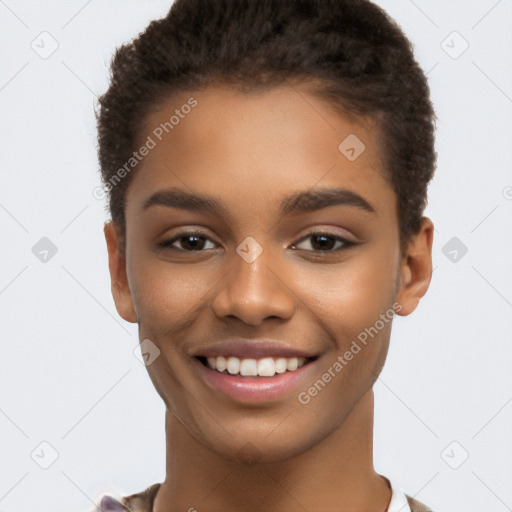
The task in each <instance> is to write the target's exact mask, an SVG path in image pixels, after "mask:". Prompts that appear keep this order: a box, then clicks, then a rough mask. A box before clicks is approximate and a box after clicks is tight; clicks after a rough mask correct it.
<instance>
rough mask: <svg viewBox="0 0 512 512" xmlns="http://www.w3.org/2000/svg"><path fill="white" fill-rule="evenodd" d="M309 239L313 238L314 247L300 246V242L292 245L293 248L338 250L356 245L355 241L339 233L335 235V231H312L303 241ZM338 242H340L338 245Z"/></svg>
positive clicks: (312, 244) (315, 250) (320, 250)
mask: <svg viewBox="0 0 512 512" xmlns="http://www.w3.org/2000/svg"><path fill="white" fill-rule="evenodd" d="M308 239H311V243H310V246H311V247H312V248H313V249H307V248H304V247H299V245H298V244H294V245H292V249H301V250H307V251H308V250H312V251H314V252H336V251H340V250H343V249H347V248H348V247H350V246H352V245H356V244H355V243H354V242H351V241H350V240H347V239H346V238H343V237H341V236H339V235H335V234H334V233H323V232H317V233H310V234H309V235H308V236H306V237H304V238H303V239H302V240H301V242H302V241H304V240H308ZM336 243H338V244H339V245H338V246H337V247H336Z"/></svg>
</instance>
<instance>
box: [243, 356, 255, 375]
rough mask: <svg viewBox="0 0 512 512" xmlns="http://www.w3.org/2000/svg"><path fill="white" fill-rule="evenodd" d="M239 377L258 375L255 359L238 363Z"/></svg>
mask: <svg viewBox="0 0 512 512" xmlns="http://www.w3.org/2000/svg"><path fill="white" fill-rule="evenodd" d="M240 375H243V376H244V377H254V376H256V375H258V362H257V361H256V359H242V361H241V362H240Z"/></svg>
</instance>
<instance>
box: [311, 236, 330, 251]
mask: <svg viewBox="0 0 512 512" xmlns="http://www.w3.org/2000/svg"><path fill="white" fill-rule="evenodd" d="M313 239H314V240H315V241H317V240H322V242H321V243H320V244H319V245H320V250H321V251H324V250H325V249H332V244H333V243H334V241H333V240H332V238H330V237H327V236H325V235H317V236H314V237H313ZM326 240H327V246H328V247H326V246H325V241H326ZM313 245H315V244H313Z"/></svg>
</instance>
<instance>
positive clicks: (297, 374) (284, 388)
mask: <svg viewBox="0 0 512 512" xmlns="http://www.w3.org/2000/svg"><path fill="white" fill-rule="evenodd" d="M193 360H194V363H195V366H196V367H197V369H198V371H199V374H200V376H201V377H202V378H203V379H204V380H205V381H206V383H207V385H208V386H209V387H210V388H213V389H214V390H216V391H220V392H221V393H222V394H224V395H226V396H228V397H229V398H231V399H233V400H238V401H243V402H262V401H266V400H272V399H274V398H279V397H281V396H283V395H285V394H287V393H289V392H290V391H291V390H293V389H294V388H296V387H299V385H300V384H301V383H302V386H301V387H304V388H305V387H306V386H305V385H304V381H305V380H307V379H308V378H310V377H311V376H312V373H313V372H314V367H315V365H316V363H317V361H318V359H316V360H314V361H310V362H309V363H307V364H305V365H304V366H301V367H300V368H297V370H294V371H291V372H290V371H286V372H284V373H281V374H276V375H274V377H241V376H239V375H230V374H226V373H220V372H218V371H216V370H212V369H211V368H208V367H207V366H205V365H204V364H203V363H201V361H199V360H198V359H197V358H193Z"/></svg>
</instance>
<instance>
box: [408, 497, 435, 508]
mask: <svg viewBox="0 0 512 512" xmlns="http://www.w3.org/2000/svg"><path fill="white" fill-rule="evenodd" d="M405 497H406V498H407V502H408V503H409V507H410V509H411V512H432V509H431V508H430V507H427V505H425V504H423V503H421V501H418V500H415V499H414V498H411V497H410V496H408V495H407V494H406V495H405Z"/></svg>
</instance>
